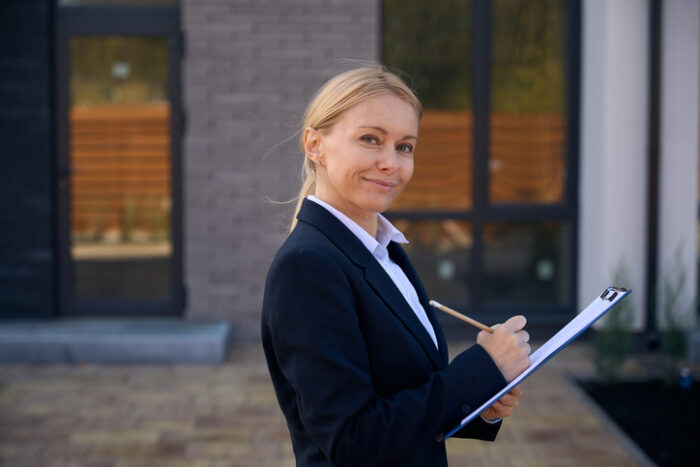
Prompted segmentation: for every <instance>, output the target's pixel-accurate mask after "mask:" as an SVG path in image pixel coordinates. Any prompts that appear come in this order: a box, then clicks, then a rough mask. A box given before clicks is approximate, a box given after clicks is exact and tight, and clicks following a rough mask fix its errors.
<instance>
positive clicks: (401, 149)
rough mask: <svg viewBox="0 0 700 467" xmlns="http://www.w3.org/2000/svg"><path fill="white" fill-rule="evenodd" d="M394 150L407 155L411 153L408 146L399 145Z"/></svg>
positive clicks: (411, 150) (410, 146) (411, 147)
mask: <svg viewBox="0 0 700 467" xmlns="http://www.w3.org/2000/svg"><path fill="white" fill-rule="evenodd" d="M396 149H398V150H399V151H401V152H405V153H409V154H410V153H412V152H413V146H412V145H410V144H399V145H398V146H396Z"/></svg>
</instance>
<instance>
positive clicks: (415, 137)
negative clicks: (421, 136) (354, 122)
mask: <svg viewBox="0 0 700 467" xmlns="http://www.w3.org/2000/svg"><path fill="white" fill-rule="evenodd" d="M357 128H370V129H372V130H377V131H378V132H380V133H382V134H384V135H387V134H389V132H388V131H386V130H385V129H384V128H382V127H380V126H372V125H360V126H358V127H357ZM401 139H402V140H404V139H415V140H418V137H417V136H413V135H406V136H404V137H403V138H401Z"/></svg>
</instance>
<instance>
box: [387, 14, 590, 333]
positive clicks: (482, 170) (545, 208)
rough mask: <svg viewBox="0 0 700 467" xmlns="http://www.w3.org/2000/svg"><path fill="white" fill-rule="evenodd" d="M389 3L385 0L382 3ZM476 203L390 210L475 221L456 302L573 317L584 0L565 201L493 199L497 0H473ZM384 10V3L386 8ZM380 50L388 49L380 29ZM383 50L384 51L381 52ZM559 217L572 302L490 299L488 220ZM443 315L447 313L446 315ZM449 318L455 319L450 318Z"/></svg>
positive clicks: (570, 98)
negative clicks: (464, 295) (461, 294)
mask: <svg viewBox="0 0 700 467" xmlns="http://www.w3.org/2000/svg"><path fill="white" fill-rule="evenodd" d="M382 5H383V2H382ZM473 5H474V6H473V8H474V10H473V15H472V21H473V27H472V34H473V42H472V43H473V44H474V46H473V58H472V63H473V67H474V68H473V71H472V73H473V75H472V92H473V122H474V123H473V127H472V132H473V168H472V170H473V177H472V180H473V185H472V189H473V206H472V208H471V210H469V211H410V212H409V211H390V212H388V213H387V214H386V215H387V217H388V218H390V219H392V220H398V219H407V220H441V219H459V220H468V221H470V222H471V226H472V236H473V239H474V245H473V247H472V250H471V265H470V270H471V272H472V276H473V280H472V283H471V284H469V287H470V297H471V298H470V303H468V304H464V303H455V304H451V305H453V306H456V307H459V308H460V309H462V310H464V311H465V313H468V314H470V315H472V316H474V317H476V318H478V319H481V320H485V321H488V322H494V321H501V320H503V319H506V318H508V317H510V316H512V315H513V314H514V313H524V314H528V315H531V317H532V318H531V319H530V322H531V323H533V324H540V325H557V324H560V323H564V322H566V321H568V320H569V319H570V318H571V317H572V316H573V315H575V313H576V312H577V310H576V306H577V303H578V287H577V286H576V285H577V283H578V250H579V249H578V222H579V220H578V218H579V216H578V213H579V196H578V192H579V123H580V79H581V65H580V63H581V0H566V33H565V34H566V39H565V40H566V44H565V53H566V56H565V63H564V68H565V69H564V73H565V77H566V97H565V99H566V146H565V154H566V164H567V175H566V181H565V186H564V190H565V192H564V201H563V202H562V203H560V204H535V203H506V204H504V203H498V204H491V203H490V202H489V178H490V177H489V165H488V164H489V117H490V92H491V88H490V85H491V83H490V77H491V35H492V24H491V13H492V2H491V0H474V3H473ZM381 11H382V14H383V8H382V10H381ZM379 37H380V44H379V50H380V51H381V50H383V43H382V42H381V41H382V40H383V36H382V34H381V33H380V34H379ZM380 55H381V54H380ZM545 220H551V221H559V222H562V223H565V224H567V225H568V237H569V248H570V249H571V251H570V258H571V263H570V267H571V270H570V271H569V284H568V288H569V290H570V291H571V293H570V297H569V301H568V303H567V304H557V305H551V306H548V305H539V304H538V305H529V304H528V305H523V306H520V307H517V308H515V307H513V306H512V305H509V306H507V305H496V304H489V305H488V307H485V304H484V298H483V287H482V281H483V254H484V244H483V240H484V239H483V230H484V224H486V223H490V222H498V221H513V222H518V221H545ZM442 319H443V317H442V316H441V320H442ZM444 319H445V321H446V322H447V323H450V322H452V320H450V319H447V318H444Z"/></svg>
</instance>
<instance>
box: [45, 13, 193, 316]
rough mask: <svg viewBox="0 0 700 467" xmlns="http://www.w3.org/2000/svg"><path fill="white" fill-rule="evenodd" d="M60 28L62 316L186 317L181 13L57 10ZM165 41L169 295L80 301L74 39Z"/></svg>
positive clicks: (58, 138)
mask: <svg viewBox="0 0 700 467" xmlns="http://www.w3.org/2000/svg"><path fill="white" fill-rule="evenodd" d="M55 11H56V27H55V39H56V40H55V50H54V53H55V77H56V81H55V88H54V92H55V96H56V147H57V164H56V166H55V176H56V180H57V184H56V187H57V188H56V189H57V204H58V205H57V214H58V215H57V228H58V236H57V237H58V242H57V248H58V251H57V258H58V304H59V313H60V314H80V315H97V314H100V315H109V314H115V315H116V314H118V315H120V316H123V315H146V314H148V315H156V314H157V315H162V314H167V315H172V314H181V313H182V311H183V309H184V304H185V288H184V285H183V282H182V275H183V274H182V228H181V226H182V189H181V187H182V169H181V167H182V149H181V136H182V133H183V131H184V128H183V123H184V118H183V113H182V102H181V78H180V61H181V57H182V54H183V41H182V33H181V30H180V9H179V6H178V5H171V6H147V7H143V6H141V7H138V6H137V7H134V6H89V7H87V6H65V7H61V6H58V7H57V8H56V10H55ZM76 35H85V36H87V35H90V36H107V35H118V36H161V37H163V36H164V37H166V39H167V43H168V97H169V101H170V112H171V114H170V115H171V118H170V142H171V143H170V145H171V149H170V153H171V164H170V176H171V178H170V180H171V182H170V183H171V197H172V208H171V216H170V229H171V230H170V231H171V243H172V253H171V266H170V268H171V271H170V272H171V275H170V296H169V297H168V298H167V299H166V300H158V301H146V300H108V299H105V300H90V301H80V302H78V301H76V299H75V297H74V274H73V264H72V260H71V254H70V250H71V238H70V237H71V235H70V230H71V210H70V194H71V186H70V174H71V167H70V148H69V130H70V121H69V116H68V112H69V109H70V98H69V93H70V91H69V73H70V52H69V41H70V38H71V37H72V36H76Z"/></svg>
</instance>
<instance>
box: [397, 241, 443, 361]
mask: <svg viewBox="0 0 700 467" xmlns="http://www.w3.org/2000/svg"><path fill="white" fill-rule="evenodd" d="M387 250H388V251H389V256H390V257H391V259H393V260H394V262H395V263H396V264H398V265H399V266H400V267H401V269H402V270H403V272H404V274H406V277H408V280H409V281H411V284H413V288H414V289H416V293H417V294H418V299H419V300H420V303H421V305H423V309H424V310H425V314H426V315H427V316H428V320H430V324H431V325H432V326H433V331H435V337H436V338H437V342H438V350H439V352H440V357H441V358H442V361H443V362H448V361H449V355H448V351H447V341H446V340H445V335H444V334H443V332H442V327H441V326H440V322H439V321H438V318H437V315H436V314H435V312H434V311H433V307H431V306H430V303H429V302H430V299H429V298H428V294H427V293H426V291H425V288H423V283H422V282H421V281H420V278H419V277H418V274H417V273H416V270H415V269H413V265H412V264H411V261H410V260H409V259H408V255H406V252H405V251H404V249H403V248H401V245H399V244H398V243H394V242H390V243H389V247H388V248H387ZM429 340H430V339H429ZM430 342H431V344H432V340H431V341H430ZM432 348H433V350H434V349H435V345H432Z"/></svg>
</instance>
